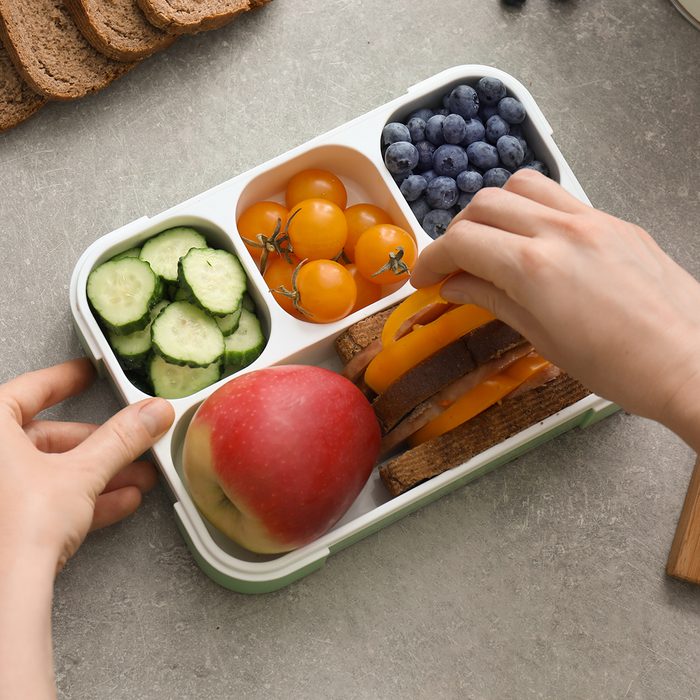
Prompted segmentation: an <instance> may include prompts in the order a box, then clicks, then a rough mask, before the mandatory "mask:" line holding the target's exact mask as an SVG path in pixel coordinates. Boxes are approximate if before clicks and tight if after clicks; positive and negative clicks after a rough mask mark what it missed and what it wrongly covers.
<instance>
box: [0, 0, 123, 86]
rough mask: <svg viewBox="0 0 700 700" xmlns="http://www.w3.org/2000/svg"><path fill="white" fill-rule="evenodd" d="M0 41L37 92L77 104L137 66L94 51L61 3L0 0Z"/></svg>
mask: <svg viewBox="0 0 700 700" xmlns="http://www.w3.org/2000/svg"><path fill="white" fill-rule="evenodd" d="M0 39H1V40H2V41H3V43H4V44H5V48H6V49H7V52H8V54H9V55H10V58H11V59H12V62H13V63H14V65H15V68H16V69H17V71H18V72H19V73H20V75H21V76H22V77H23V78H24V79H25V80H26V81H27V83H29V85H30V87H31V88H32V89H34V90H35V91H36V92H38V93H40V94H42V95H45V96H46V97H49V98H51V99H54V100H73V99H76V98H78V97H83V96H84V95H87V94H89V93H91V92H95V91H97V90H100V89H101V88H103V87H106V86H107V85H109V84H110V83H111V82H112V81H113V80H116V79H117V78H119V77H121V76H122V75H124V74H125V73H126V72H127V71H129V70H130V69H131V68H133V67H134V65H136V64H134V63H120V62H118V61H113V60H112V59H110V58H107V57H106V56H104V55H102V54H101V53H99V52H98V51H97V50H95V49H94V48H93V47H92V46H91V45H90V44H89V43H88V41H87V40H86V39H85V37H84V36H83V35H82V34H81V33H80V30H79V29H78V25H77V24H76V23H75V22H74V21H73V19H72V17H71V16H70V14H69V13H68V10H67V9H66V7H65V5H64V4H63V2H61V0H32V3H31V4H30V5H29V6H27V4H26V3H25V2H23V0H0Z"/></svg>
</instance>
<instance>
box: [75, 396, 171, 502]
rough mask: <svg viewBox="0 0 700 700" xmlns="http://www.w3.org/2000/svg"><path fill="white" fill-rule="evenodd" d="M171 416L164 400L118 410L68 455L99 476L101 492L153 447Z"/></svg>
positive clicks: (141, 402) (168, 424)
mask: <svg viewBox="0 0 700 700" xmlns="http://www.w3.org/2000/svg"><path fill="white" fill-rule="evenodd" d="M174 417H175V411H174V410H173V407H172V406H171V405H170V403H169V402H168V401H166V400H165V399H146V400H145V401H140V402H139V403H137V404H134V405H133V406H128V407H127V408H124V409H122V410H121V411H119V413H117V414H116V415H115V416H113V417H112V418H110V419H109V420H108V421H107V422H106V423H104V425H102V426H100V427H99V428H98V429H97V430H95V432H94V433H92V435H90V436H89V437H88V438H86V439H85V440H84V441H83V442H82V443H81V444H80V445H79V446H78V447H76V448H75V449H74V450H72V451H71V452H70V453H69V454H70V456H71V458H72V460H73V461H78V462H79V463H80V464H83V465H85V466H87V467H88V468H89V469H90V470H91V471H93V472H94V473H95V474H96V476H98V477H99V481H100V484H99V485H100V489H99V491H101V490H102V488H104V485H105V484H106V483H107V482H108V481H109V480H110V479H111V478H112V477H114V476H115V475H116V474H117V473H118V472H119V471H120V470H121V469H123V468H124V467H125V466H126V465H127V464H131V462H133V461H134V460H135V459H136V458H137V457H138V456H139V455H141V454H143V453H144V452H145V451H146V450H148V449H149V448H150V447H152V446H153V444H154V443H155V442H156V441H157V439H158V438H159V437H160V436H161V435H163V433H165V431H166V430H167V429H168V428H169V427H170V426H171V424H172V422H173V419H174ZM99 491H98V493H99Z"/></svg>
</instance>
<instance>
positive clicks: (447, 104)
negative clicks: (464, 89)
mask: <svg viewBox="0 0 700 700" xmlns="http://www.w3.org/2000/svg"><path fill="white" fill-rule="evenodd" d="M442 106H443V107H444V108H445V109H449V108H450V93H449V92H446V93H445V94H444V95H443V96H442Z"/></svg>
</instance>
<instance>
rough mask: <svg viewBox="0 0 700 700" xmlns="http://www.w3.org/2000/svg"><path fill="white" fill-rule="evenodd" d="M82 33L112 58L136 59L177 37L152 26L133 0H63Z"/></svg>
mask: <svg viewBox="0 0 700 700" xmlns="http://www.w3.org/2000/svg"><path fill="white" fill-rule="evenodd" d="M63 2H64V4H65V6H66V8H67V9H68V11H69V12H70V14H71V17H73V20H74V21H75V23H76V24H77V25H78V28H79V29H80V31H81V32H82V34H83V36H84V37H85V38H86V39H87V40H88V41H89V42H90V44H92V46H93V47H94V48H95V49H97V50H98V51H99V52H101V53H103V54H104V55H105V56H108V57H109V58H112V59H114V60H115V61H138V60H140V59H143V58H146V57H147V56H150V55H151V54H153V53H155V52H156V51H160V50H161V49H165V48H167V47H168V46H170V44H172V43H173V42H174V41H175V39H176V38H177V36H176V35H174V34H169V33H167V32H164V31H163V30H162V29H158V28H157V27H154V26H153V25H152V24H151V23H150V22H148V20H147V19H146V17H145V15H144V14H143V12H142V11H141V9H140V8H139V6H138V5H137V4H136V0H63Z"/></svg>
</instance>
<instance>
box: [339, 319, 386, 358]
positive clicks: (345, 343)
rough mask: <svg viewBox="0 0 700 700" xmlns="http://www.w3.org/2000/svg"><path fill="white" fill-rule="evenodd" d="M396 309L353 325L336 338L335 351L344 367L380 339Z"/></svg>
mask: <svg viewBox="0 0 700 700" xmlns="http://www.w3.org/2000/svg"><path fill="white" fill-rule="evenodd" d="M395 308H396V306H391V307H389V308H388V309H385V310H384V311H379V312H378V313H376V314H372V315H371V316H369V317H368V318H363V319H362V320H361V321H358V322H357V323H353V324H352V326H350V327H349V328H348V329H347V330H345V331H343V333H341V334H340V335H339V336H338V337H337V338H336V341H335V349H336V352H337V353H338V357H340V360H341V362H342V363H343V364H344V365H347V364H348V362H350V360H352V358H353V357H355V355H357V353H358V352H360V351H361V350H364V349H365V348H366V347H368V346H369V345H371V344H372V343H373V342H374V341H375V340H378V339H379V336H380V335H381V334H382V329H383V328H384V324H385V323H386V320H387V318H389V316H390V315H391V312H392V311H393V310H394V309H395Z"/></svg>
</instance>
